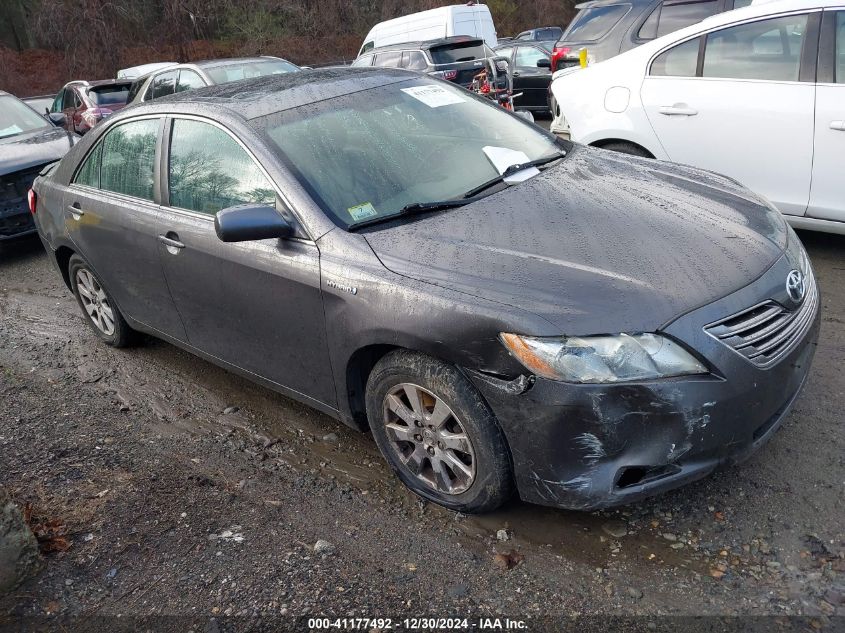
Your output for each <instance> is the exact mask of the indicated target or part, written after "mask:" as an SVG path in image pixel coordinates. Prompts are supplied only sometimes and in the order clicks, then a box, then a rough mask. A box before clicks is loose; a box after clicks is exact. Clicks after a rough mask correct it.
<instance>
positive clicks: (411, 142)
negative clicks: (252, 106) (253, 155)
mask: <svg viewBox="0 0 845 633" xmlns="http://www.w3.org/2000/svg"><path fill="white" fill-rule="evenodd" d="M251 124H252V125H253V127H254V128H255V129H256V130H257V131H258V132H259V133H260V134H262V135H264V136H265V137H267V138H268V140H269V144H270V145H271V147H273V148H274V149H275V150H276V153H277V155H278V156H279V157H280V158H281V160H282V161H283V162H284V163H285V164H286V166H287V167H288V168H289V169H290V170H291V172H292V173H293V174H294V175H295V176H296V178H297V179H298V180H299V181H300V182H301V183H302V184H303V186H304V187H305V188H306V190H307V191H308V192H309V194H310V195H311V197H312V198H313V199H314V200H315V202H317V204H318V205H320V207H321V208H322V209H323V211H324V212H325V213H326V215H327V216H328V217H330V218H332V219H333V220H334V222H335V223H337V224H338V225H339V226H341V227H343V228H348V227H350V226H352V225H357V224H360V223H362V222H365V223H370V222H372V221H374V220H376V221H377V220H378V219H382V218H385V217H393V216H397V215H398V214H400V213H402V212H404V211H405V210H406V207H408V206H416V205H419V204H427V203H432V202H439V201H453V202H456V201H457V202H458V203H459V204H460V201H462V200H464V199H465V198H464V197H465V196H469V197H470V198H474V197H475V195H476V194H474V193H472V192H473V190H474V189H478V188H479V186H483V187H482V189H483V190H484V191H483V193H484V194H488V193H493V192H495V191H496V190H498V188H499V187H504V186H508V183H497V185H495V186H492V187H489V190H488V187H487V186H486V185H487V184H489V183H490V182H491V181H495V180H496V179H497V178H500V177H501V175H502V174H503V173H504V172H505V171H506V170H507V168H508V167H511V166H513V165H524V164H525V163H527V162H531V161H536V160H541V161H548V162H549V164H550V165H553V164H554V162H553V161H554V160H555V159H556V158H559V157H561V156H562V155H563V153H564V149H565V148H567V147H568V145H567V144H566V143H565V142H563V141H558V140H556V139H555V137H554V136H552V135H551V134H549V133H547V132H545V131H543V130H541V129H540V128H538V127H535V126H534V125H531V124H529V123H527V122H526V121H525V120H524V119H521V118H519V117H517V116H515V115H513V114H510V113H508V112H506V111H505V110H504V109H502V108H500V107H498V106H495V105H492V104H491V103H490V102H489V101H488V100H486V99H483V98H479V97H476V96H474V95H472V94H470V93H469V92H467V91H465V90H463V89H461V88H459V87H456V86H453V85H451V84H448V83H446V82H440V81H436V80H432V79H427V78H423V77H420V78H414V79H410V80H407V81H402V82H398V83H394V84H390V85H387V86H381V87H378V88H372V89H369V90H366V91H363V92H360V91H358V92H355V93H353V94H349V95H343V96H340V97H335V98H332V99H327V100H325V101H321V102H319V103H311V104H308V105H306V106H301V107H298V108H292V109H290V110H285V111H282V112H278V113H276V114H271V115H268V116H264V117H260V118H256V119H254V120H252V121H251ZM543 168H544V167H540V169H543ZM517 171H518V170H517ZM537 173H539V172H538V170H537V169H534V168H531V169H529V170H525V171H521V172H519V174H520V177H519V178H517V180H524V179H527V178H530V177H533V176H536V174H537ZM470 194H472V195H470ZM478 195H481V194H480V192H479V194H478ZM454 206H457V205H454Z"/></svg>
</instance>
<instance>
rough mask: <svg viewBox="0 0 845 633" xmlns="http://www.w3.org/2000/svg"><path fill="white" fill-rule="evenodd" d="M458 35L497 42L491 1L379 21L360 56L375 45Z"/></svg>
mask: <svg viewBox="0 0 845 633" xmlns="http://www.w3.org/2000/svg"><path fill="white" fill-rule="evenodd" d="M458 35H463V36H468V37H477V38H481V39H482V40H484V43H485V44H487V46H489V47H491V48H492V47H494V46H496V44H497V43H498V38H497V37H496V27H495V26H494V25H493V16H492V15H490V9H488V8H487V5H484V4H474V3H467V4H454V5H451V6H447V7H439V8H437V9H430V10H428V11H420V12H419V13H412V14H410V15H404V16H402V17H398V18H394V19H392V20H387V21H385V22H379V23H378V24H376V25H375V26H374V27H373V28H372V29H370V32H369V33H367V37H365V38H364V43H363V44H361V48H360V49H359V51H358V57H360V56H361V55H363V54H365V53H368V52H370V51H372V50H373V49H374V48H383V47H385V46H392V45H394V44H406V43H409V42H424V41H426V40H439V39H442V38H444V37H454V36H458Z"/></svg>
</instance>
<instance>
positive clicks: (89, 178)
mask: <svg viewBox="0 0 845 633" xmlns="http://www.w3.org/2000/svg"><path fill="white" fill-rule="evenodd" d="M102 154H103V144H102V143H98V144H97V147H96V148H95V149H94V151H93V152H91V153H90V154H88V157H87V158H86V159H85V162H84V163H82V167H81V168H80V169H79V171H77V172H76V176H75V177H74V179H73V182H74V183H76V184H78V185H85V186H87V187H94V188H96V189H99V188H100V157H101V156H102Z"/></svg>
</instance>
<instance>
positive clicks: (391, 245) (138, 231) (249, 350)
mask: <svg viewBox="0 0 845 633" xmlns="http://www.w3.org/2000/svg"><path fill="white" fill-rule="evenodd" d="M34 191H35V194H36V195H35V199H34V200H33V203H34V205H35V210H36V216H35V217H36V222H37V225H38V229H39V233H40V235H41V238H42V240H43V242H44V245H45V247H46V249H47V251H48V253H49V254H50V256H51V258H52V260H53V261H54V262H55V264H56V268H57V270H58V272H59V273H60V274H61V275H62V277H63V279H64V280H65V282H66V284H67V285H68V287H69V288H70V289H71V290H72V291H73V293H74V294H75V295H76V298H77V299H78V302H79V305H80V308H81V310H82V313H83V315H84V317H85V319H86V320H87V322H88V323H89V325H90V326H91V329H92V330H93V332H94V334H95V335H96V336H98V337H99V338H100V339H101V340H102V341H103V342H105V343H106V344H109V345H114V346H117V347H122V346H126V345H128V344H130V343H131V342H133V341H135V340H136V338H137V337H136V335H137V333H139V332H144V333H147V334H150V335H153V336H156V337H159V338H161V339H164V340H166V341H170V342H171V343H173V344H174V345H178V346H180V347H183V348H185V349H187V350H189V351H191V352H193V353H195V354H197V355H199V356H201V357H203V358H205V359H207V360H209V361H211V362H213V363H216V364H219V365H221V366H223V367H225V368H227V369H229V370H231V371H232V372H235V373H238V374H241V375H243V376H246V377H248V378H250V379H252V380H255V381H257V382H259V383H261V384H263V385H266V386H267V387H269V388H271V389H274V390H277V391H279V392H281V393H283V394H286V395H288V396H290V397H292V398H295V399H297V400H300V401H302V402H305V403H307V404H309V405H311V406H313V407H316V408H317V409H320V410H321V411H324V412H326V413H327V414H329V415H331V416H334V417H336V418H338V419H340V420H342V421H344V422H345V423H347V424H349V425H351V426H353V427H356V428H360V429H361V430H369V431H371V432H372V434H373V436H374V438H375V440H376V442H377V443H378V446H379V448H380V449H381V451H382V453H383V455H384V457H385V459H386V460H387V462H388V463H389V464H390V465H391V467H392V468H393V469H394V470H395V472H396V473H397V474H398V476H399V477H400V478H401V480H402V481H403V482H404V483H405V484H406V485H408V486H409V487H410V488H411V489H412V490H414V491H415V492H416V493H417V494H419V495H422V496H423V497H425V498H427V499H430V500H433V501H435V502H437V503H440V504H442V505H444V506H446V507H449V508H452V509H454V510H459V511H462V512H481V511H485V510H490V509H492V508H495V507H497V506H499V505H500V504H501V503H503V502H504V501H505V500H506V499H507V498H508V497H509V496H510V495H511V493H512V492H513V491H514V490H516V491H518V493H519V495H520V496H521V497H522V498H523V499H525V500H527V501H531V502H536V503H542V504H548V505H555V506H561V507H568V508H596V507H604V506H610V505H615V504H620V503H627V502H630V501H632V500H635V499H639V498H642V497H644V496H646V495H650V494H654V493H657V492H660V491H663V490H667V489H670V488H673V487H677V486H679V485H681V484H683V483H686V482H689V481H692V480H694V479H696V478H699V477H702V476H704V475H706V474H707V473H709V472H711V471H712V470H713V469H714V468H716V467H717V466H719V465H721V464H724V463H727V462H731V461H738V460H741V459H744V458H745V457H747V456H748V455H750V454H751V453H752V452H753V451H754V450H756V449H757V448H759V447H760V446H761V445H762V444H764V443H765V442H766V440H768V439H769V438H770V437H771V436H772V434H773V433H774V432H775V430H776V429H777V428H778V426H779V425H780V423H781V421H782V420H783V419H784V416H785V415H786V412H787V411H788V410H789V408H790V406H791V405H792V403H793V402H794V401H795V398H796V397H797V396H798V393H799V391H800V389H801V387H802V386H803V384H804V381H805V379H806V377H807V374H808V371H809V367H810V361H811V359H812V356H813V352H814V348H815V341H816V338H817V335H818V326H819V305H820V302H819V295H818V291H817V288H816V284H815V280H814V276H813V271H812V269H811V266H810V264H809V261H808V259H807V257H806V254H805V252H804V249H803V247H802V246H801V243H800V242H799V240H798V238H797V237H796V236H795V234H794V233H793V232H792V230H791V229H790V228H789V227H787V225H786V224H785V223H784V221H783V219H782V218H781V216H780V215H779V214H778V212H777V211H776V210H775V209H774V208H773V207H772V206H771V205H770V204H768V203H767V202H766V201H765V200H763V199H762V198H760V197H759V196H756V195H755V194H753V193H751V192H750V191H748V190H747V189H745V188H743V187H742V186H740V185H739V184H737V183H736V182H733V181H731V180H729V179H727V178H724V177H720V176H717V175H714V174H711V173H706V172H703V171H700V170H696V169H692V168H688V167H681V166H676V165H670V164H665V163H660V162H655V161H646V160H640V159H637V158H634V157H630V156H623V155H620V154H615V153H612V152H606V151H604V150H599V149H594V148H587V147H582V146H578V145H573V144H571V143H568V142H564V141H561V140H558V139H556V138H555V137H554V136H552V135H550V134H548V133H547V132H545V131H543V130H541V129H540V128H538V127H535V126H534V125H532V124H530V123H527V122H525V121H523V120H522V119H520V118H519V117H516V116H514V115H512V114H511V113H509V112H506V111H505V110H503V109H501V108H498V107H495V106H493V105H491V104H489V103H488V102H486V100H484V99H481V98H476V97H475V96H473V95H471V94H470V93H468V92H466V91H464V90H462V89H460V88H458V87H456V86H453V85H451V84H449V83H447V82H443V81H440V80H438V79H434V78H431V77H425V76H420V75H417V74H412V73H408V72H405V71H399V70H387V69H328V70H321V71H304V72H301V73H291V74H288V75H280V76H273V77H264V78H258V79H253V80H248V81H242V82H236V83H232V84H228V85H224V86H213V87H209V88H203V89H199V90H194V91H190V92H185V93H181V94H177V95H173V96H171V97H165V98H163V99H160V100H156V101H155V102H154V103H151V104H147V105H143V106H139V107H136V108H131V109H127V110H126V111H124V112H121V113H119V114H116V115H115V116H114V117H113V118H110V119H109V120H108V121H107V122H106V123H105V124H104V125H100V126H97V127H96V128H94V130H93V131H92V132H91V133H90V134H89V135H88V136H86V137H85V139H84V140H83V141H81V142H80V143H79V144H78V145H77V146H76V147H74V149H73V150H72V151H71V152H70V153H69V154H68V155H67V157H66V158H65V159H64V160H63V161H62V162H61V163H60V164H59V165H58V166H57V167H56V168H55V169H52V170H51V171H49V173H46V174H45V175H43V176H42V177H40V178H39V179H38V180H37V181H36V183H35V185H34Z"/></svg>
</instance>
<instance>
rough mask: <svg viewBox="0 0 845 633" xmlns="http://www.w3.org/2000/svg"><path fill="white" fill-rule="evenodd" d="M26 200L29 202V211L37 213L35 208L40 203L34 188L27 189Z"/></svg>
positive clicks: (33, 213)
mask: <svg viewBox="0 0 845 633" xmlns="http://www.w3.org/2000/svg"><path fill="white" fill-rule="evenodd" d="M26 200H27V202H29V212H30V213H31V214H32V215H35V208H36V205H37V204H38V196H37V195H36V194H35V191H33V190H32V189H30V190H29V191H27V192H26Z"/></svg>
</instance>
